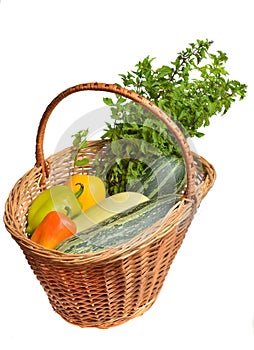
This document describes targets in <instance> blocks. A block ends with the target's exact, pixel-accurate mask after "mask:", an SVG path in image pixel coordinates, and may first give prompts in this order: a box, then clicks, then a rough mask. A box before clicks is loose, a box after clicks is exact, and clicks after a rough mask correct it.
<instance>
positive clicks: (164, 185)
mask: <svg viewBox="0 0 254 350" xmlns="http://www.w3.org/2000/svg"><path fill="white" fill-rule="evenodd" d="M185 184H186V169H185V163H184V160H183V158H178V157H176V156H170V157H159V158H157V159H156V160H154V161H153V162H152V163H151V164H150V165H149V166H148V168H147V169H146V171H145V173H144V174H143V176H142V177H141V178H140V179H139V180H137V181H136V182H134V183H132V184H131V185H129V186H128V191H133V192H139V193H142V194H143V195H145V196H147V197H148V198H150V199H152V198H156V197H158V196H161V195H166V194H175V193H180V192H181V191H182V190H183V188H184V186H185Z"/></svg>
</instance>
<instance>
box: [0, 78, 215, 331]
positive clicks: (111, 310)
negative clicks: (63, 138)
mask: <svg viewBox="0 0 254 350" xmlns="http://www.w3.org/2000/svg"><path fill="white" fill-rule="evenodd" d="M83 90H103V91H108V92H113V93H118V94H121V95H123V96H125V97H128V98H130V99H132V100H133V101H135V102H138V103H140V104H142V105H143V106H144V107H145V108H148V109H149V110H150V111H152V113H153V114H154V115H156V116H157V117H158V118H160V119H161V120H162V121H163V122H164V123H165V124H166V125H167V127H168V128H169V129H170V130H171V132H172V133H173V134H174V135H175V137H176V139H177V141H178V142H179V145H180V147H181V149H182V152H183V156H184V158H185V161H186V169H187V174H188V178H187V191H186V193H185V195H184V196H183V197H182V199H181V201H180V202H179V203H178V205H177V206H176V207H175V209H174V210H173V211H172V212H171V213H170V215H168V217H166V218H164V219H163V220H161V221H160V222H158V223H156V224H155V225H153V227H150V228H149V229H148V230H146V231H145V232H143V233H142V234H141V235H139V236H137V237H136V238H134V239H133V240H131V241H129V242H127V243H126V244H123V245H122V246H120V247H116V248H112V249H107V250H105V251H102V252H100V253H96V254H84V255H71V254H65V253H62V252H59V251H56V250H49V249H46V248H43V247H42V246H40V245H38V244H36V243H33V242H31V241H30V240H29V239H28V238H27V237H26V234H25V228H26V225H27V212H28V209H29V206H30V204H31V202H32V201H33V199H34V198H36V196H38V194H39V193H40V192H41V191H42V190H43V189H45V188H48V187H51V186H53V185H56V184H62V183H64V182H65V181H66V180H67V178H68V177H69V176H70V174H75V173H86V172H88V171H89V165H88V166H86V167H84V168H77V167H74V165H73V159H72V148H71V147H70V148H67V149H64V150H62V151H60V152H58V153H56V154H54V155H52V156H51V157H49V158H47V159H46V160H45V159H44V154H43V139H44V133H45V128H46V124H47V121H48V118H49V116H50V115H51V113H52V111H53V110H54V108H55V107H56V106H57V104H58V103H59V102H60V101H61V100H62V99H64V98H65V97H67V96H68V95H70V94H72V93H74V92H78V91H83ZM105 142H106V141H101V140H98V141H89V142H88V145H87V148H86V150H85V151H84V155H85V156H86V157H88V158H89V159H90V164H91V163H92V162H93V160H94V158H95V156H96V154H97V153H98V152H99V151H100V150H101V149H102V148H103V147H104V146H105ZM52 163H53V164H54V167H51V165H52ZM215 176H216V175H215V170H214V168H213V167H212V165H211V164H209V163H208V162H207V161H206V160H205V159H204V158H202V157H200V156H198V155H197V154H194V153H192V152H191V151H190V149H189V146H188V143H187V142H186V140H185V138H184V136H183V135H182V133H181V131H180V130H179V128H178V127H177V126H176V125H175V124H174V122H173V121H172V120H171V119H170V118H169V117H168V116H166V115H165V113H163V112H162V111H161V110H160V109H159V108H157V107H156V106H155V105H153V104H152V103H150V102H149V101H147V100H146V99H144V98H143V97H141V96H138V95H137V94H135V93H133V92H130V91H128V90H126V89H123V88H120V87H118V86H115V85H111V84H103V83H89V84H81V85H77V86H75V87H72V88H69V89H67V90H65V91H64V92H62V93H61V94H59V95H58V96H57V97H56V98H55V99H54V100H53V101H52V102H51V103H50V104H49V106H48V107H47V109H46V110H45V113H44V114H43V116H42V119H41V121H40V125H39V128H38V133H37V142H36V165H35V166H34V168H32V169H31V170H29V171H28V172H27V173H26V174H24V176H23V177H22V178H21V179H19V180H18V181H17V183H16V184H15V185H14V187H13V189H12V190H11V192H10V194H9V197H8V199H7V201H6V207H5V214H4V222H5V225H6V228H7V230H8V231H9V232H10V234H11V236H12V238H14V239H15V241H16V242H17V243H18V244H19V246H20V248H21V249H22V250H23V252H24V254H25V256H26V258H27V260H28V263H29V265H30V266H31V268H32V270H33V271H34V273H35V275H36V276H37V278H38V280H39V281H40V283H41V285H42V287H43V288H44V290H45V292H46V293H47V295H48V298H49V301H50V303H51V305H52V307H53V309H54V310H55V311H56V312H57V313H59V314H60V315H61V316H62V317H63V318H64V319H65V320H66V321H68V322H70V323H72V324H75V325H78V326H80V327H98V328H108V327H111V326H116V325H119V324H121V323H124V322H126V321H128V320H129V319H131V318H133V317H136V316H138V315H142V314H143V313H144V312H145V311H146V310H147V309H149V308H150V307H151V306H152V304H153V303H154V302H155V300H156V298H157V296H158V293H159V291H160V290H161V287H162V285H163V282H164V280H165V277H166V276H167V273H168V270H169V268H170V265H171V263H172V261H173V259H174V257H175V255H176V253H177V251H178V249H179V248H180V246H181V244H182V242H183V239H184V237H185V234H186V232H187V230H188V227H189V225H190V224H191V221H192V219H193V216H194V214H195V212H196V209H197V208H198V206H199V205H200V203H201V201H202V199H203V198H204V197H205V195H206V194H207V193H208V191H209V190H210V188H211V187H212V185H213V183H214V180H215Z"/></svg>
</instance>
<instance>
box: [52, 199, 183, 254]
mask: <svg viewBox="0 0 254 350" xmlns="http://www.w3.org/2000/svg"><path fill="white" fill-rule="evenodd" d="M179 200H180V196H176V195H174V196H171V195H169V196H163V197H159V198H157V199H153V200H149V201H146V202H143V203H140V204H138V205H137V206H135V207H132V208H130V209H128V210H126V211H124V212H122V213H120V214H116V215H114V216H112V217H111V218H108V219H107V220H105V221H102V222H101V223H100V224H98V225H94V226H93V227H90V228H89V229H87V230H84V231H82V232H79V233H77V234H75V235H74V236H72V237H70V238H67V239H66V240H64V241H62V242H61V243H60V244H59V245H58V246H57V247H56V250H58V251H61V252H64V253H69V254H85V253H92V252H99V251H102V250H105V249H109V248H113V247H116V246H119V245H121V244H123V243H125V242H127V241H129V240H130V239H132V238H134V237H135V236H137V235H138V234H140V233H141V232H142V231H144V230H145V229H147V228H148V227H150V226H152V225H153V224H154V223H156V222H157V221H158V220H160V219H162V218H163V217H165V215H166V214H167V213H168V212H169V210H170V209H172V207H173V206H174V205H175V204H176V203H177V202H178V201H179Z"/></svg>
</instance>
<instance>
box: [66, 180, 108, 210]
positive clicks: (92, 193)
mask: <svg viewBox="0 0 254 350" xmlns="http://www.w3.org/2000/svg"><path fill="white" fill-rule="evenodd" d="M65 185H66V186H69V187H70V188H71V190H72V191H73V192H74V193H75V196H76V197H77V198H78V200H79V202H80V203H81V206H82V211H85V210H87V209H88V208H90V207H91V206H93V205H95V204H97V203H99V202H100V201H101V200H103V199H104V198H106V189H105V185H104V183H103V181H102V180H101V179H100V178H99V177H97V176H94V175H85V174H76V175H73V176H71V177H70V179H69V180H68V181H67V182H66V183H65Z"/></svg>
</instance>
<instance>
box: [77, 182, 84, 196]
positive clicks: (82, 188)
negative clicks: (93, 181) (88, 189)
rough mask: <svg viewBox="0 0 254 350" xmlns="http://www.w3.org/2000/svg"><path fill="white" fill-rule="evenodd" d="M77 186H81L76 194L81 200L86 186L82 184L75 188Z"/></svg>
mask: <svg viewBox="0 0 254 350" xmlns="http://www.w3.org/2000/svg"><path fill="white" fill-rule="evenodd" d="M77 185H79V186H80V188H79V190H78V191H77V192H75V197H76V198H79V197H80V196H81V195H82V193H83V192H84V188H85V187H84V185H83V184H82V183H81V182H77V183H75V186H77Z"/></svg>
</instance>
